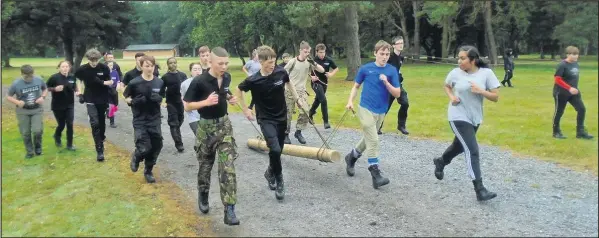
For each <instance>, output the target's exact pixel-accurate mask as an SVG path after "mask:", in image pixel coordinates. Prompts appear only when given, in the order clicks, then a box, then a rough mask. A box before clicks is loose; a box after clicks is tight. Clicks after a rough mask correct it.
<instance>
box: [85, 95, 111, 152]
mask: <svg viewBox="0 0 599 238" xmlns="http://www.w3.org/2000/svg"><path fill="white" fill-rule="evenodd" d="M86 106H87V115H88V117H89V124H90V126H91V128H92V136H93V138H94V143H95V144H96V151H100V150H102V151H103V149H104V139H106V134H105V133H106V109H107V108H108V104H93V103H87V104H86Z"/></svg>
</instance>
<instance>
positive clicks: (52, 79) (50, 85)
mask: <svg viewBox="0 0 599 238" xmlns="http://www.w3.org/2000/svg"><path fill="white" fill-rule="evenodd" d="M46 86H48V91H50V92H56V91H54V87H56V79H55V77H54V76H50V78H49V79H48V82H46Z"/></svg>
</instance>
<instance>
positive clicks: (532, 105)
mask: <svg viewBox="0 0 599 238" xmlns="http://www.w3.org/2000/svg"><path fill="white" fill-rule="evenodd" d="M58 61H59V59H19V58H15V59H12V60H11V64H13V66H20V65H21V64H26V63H27V64H32V65H33V66H35V68H36V73H37V74H38V75H42V76H44V78H47V77H48V76H50V75H51V74H53V73H55V72H56V64H57V63H58ZM193 61H197V58H181V59H179V67H180V68H181V69H184V70H182V71H183V72H185V73H189V71H188V65H189V63H190V62H193ZM117 62H118V63H119V65H120V66H121V68H122V70H124V71H126V70H128V69H131V68H133V67H134V61H133V60H122V59H121V60H118V61H117ZM363 62H364V61H363ZM558 62H559V61H553V60H539V59H538V56H534V55H533V56H521V57H520V59H516V61H515V65H516V68H515V72H514V78H513V80H512V82H513V84H514V85H515V87H514V88H501V90H500V99H499V102H498V103H492V102H490V101H485V112H484V115H485V118H484V122H483V125H482V127H481V128H480V130H479V133H478V141H479V143H482V144H489V145H495V146H499V147H501V148H504V149H508V150H511V151H513V152H514V153H515V154H519V155H523V156H533V157H536V158H539V159H542V160H547V161H552V162H557V163H559V164H562V165H564V166H567V167H570V168H573V169H577V170H581V171H591V172H592V173H594V174H595V175H596V174H597V169H598V164H597V161H598V152H597V150H598V146H597V139H594V140H591V141H585V140H580V139H576V138H575V127H576V125H575V124H576V122H575V120H576V112H575V111H574V109H573V108H572V107H571V106H568V107H567V108H566V112H565V114H564V116H563V118H562V131H563V133H564V134H565V135H566V136H567V137H568V139H566V140H556V139H554V138H553V137H552V136H551V132H552V129H551V127H552V126H551V125H552V117H553V112H554V102H553V97H552V95H551V92H552V88H553V73H554V71H555V66H556V64H557V63H558ZM158 63H159V64H160V65H161V66H162V69H163V70H165V69H166V60H165V59H162V60H159V62H158ZM337 63H338V65H339V66H340V67H341V70H340V71H339V73H338V74H337V75H336V76H335V77H333V78H332V79H331V80H329V81H330V82H329V89H328V92H327V98H328V100H329V114H330V122H331V123H332V124H333V126H335V125H336V124H337V123H338V120H339V119H340V118H341V115H342V114H343V112H344V110H345V109H344V107H345V104H346V102H347V98H348V94H349V90H350V88H351V86H352V84H353V82H348V81H344V80H343V79H344V78H345V76H346V68H345V63H344V62H343V61H340V62H337ZM579 64H580V72H581V78H580V85H579V89H580V91H581V93H582V95H583V98H584V102H585V105H586V108H587V114H586V126H587V129H588V131H589V133H590V134H593V135H595V136H598V131H597V113H598V112H597V89H598V86H599V85H598V76H597V74H598V61H597V57H596V56H592V57H581V59H580V62H579ZM453 67H455V66H453V65H447V64H410V63H407V64H405V65H404V66H403V67H402V73H403V75H404V78H405V81H404V87H405V88H406V90H407V91H408V94H409V99H410V110H409V117H408V123H407V127H408V130H409V131H410V133H411V134H410V137H411V138H432V139H438V140H442V141H450V140H452V139H453V134H452V132H451V129H450V128H449V126H448V124H447V121H446V118H447V103H448V99H447V96H446V95H445V93H444V91H443V82H444V79H445V76H446V75H447V73H448V72H449V71H450V70H451V69H452V68H453ZM494 71H495V73H496V75H497V77H498V78H499V80H502V79H503V76H504V72H503V67H502V66H499V67H497V68H496V69H494ZM161 72H162V71H161ZM229 72H231V74H232V75H233V83H232V85H237V84H238V83H239V82H240V81H241V80H242V79H243V78H245V76H244V73H243V72H242V71H241V61H240V60H239V59H238V58H231V64H230V69H229ZM18 74H19V71H18V68H12V69H4V70H3V72H2V78H3V79H2V82H3V84H5V85H6V84H8V83H10V82H11V81H12V80H13V79H14V78H15V77H16V76H18ZM309 93H310V94H311V96H310V98H311V100H312V99H313V98H314V93H313V92H312V91H311V90H310V89H309ZM246 101H247V102H249V96H248V98H246ZM357 103H358V102H357V101H356V102H355V104H357ZM398 108H399V105H397V104H395V105H394V106H393V107H392V108H391V111H390V112H389V114H390V115H389V116H388V117H387V119H386V121H385V127H384V129H383V130H384V132H386V133H389V132H393V133H397V130H396V129H395V126H396V122H397V116H396V115H397V110H398ZM230 110H231V111H234V112H237V111H239V110H238V108H237V107H231V108H230ZM314 118H315V120H316V122H317V123H322V119H321V117H320V112H318V114H317V115H316V116H315V117H314ZM343 126H344V127H350V128H358V121H357V119H349V120H346V121H344V122H343Z"/></svg>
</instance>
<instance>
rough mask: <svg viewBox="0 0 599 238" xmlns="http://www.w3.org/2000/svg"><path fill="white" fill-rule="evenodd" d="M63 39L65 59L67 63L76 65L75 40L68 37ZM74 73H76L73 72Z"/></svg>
mask: <svg viewBox="0 0 599 238" xmlns="http://www.w3.org/2000/svg"><path fill="white" fill-rule="evenodd" d="M61 38H62V50H63V52H64V58H65V60H66V61H69V62H71V65H75V60H74V57H75V56H74V55H73V54H74V53H75V52H74V50H73V38H71V37H68V36H63V37H61ZM73 68H74V67H73ZM73 72H75V71H74V70H73Z"/></svg>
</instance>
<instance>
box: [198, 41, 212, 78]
mask: <svg viewBox="0 0 599 238" xmlns="http://www.w3.org/2000/svg"><path fill="white" fill-rule="evenodd" d="M198 55H199V57H200V65H201V66H202V73H203V72H204V71H206V70H208V68H210V48H208V46H205V45H204V46H202V47H200V49H198Z"/></svg>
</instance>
